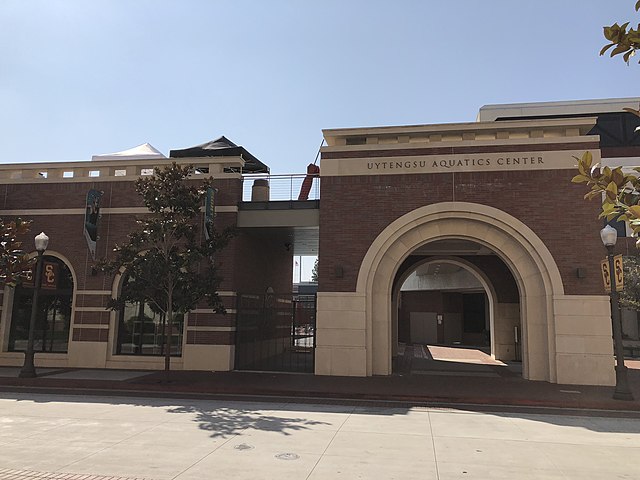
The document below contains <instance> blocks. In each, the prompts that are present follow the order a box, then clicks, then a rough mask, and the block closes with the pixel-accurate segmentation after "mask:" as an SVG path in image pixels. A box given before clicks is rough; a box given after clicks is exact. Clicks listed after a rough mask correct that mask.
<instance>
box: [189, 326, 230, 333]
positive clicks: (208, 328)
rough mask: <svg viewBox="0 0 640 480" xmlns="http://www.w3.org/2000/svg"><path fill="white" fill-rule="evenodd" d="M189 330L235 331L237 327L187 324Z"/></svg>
mask: <svg viewBox="0 0 640 480" xmlns="http://www.w3.org/2000/svg"><path fill="white" fill-rule="evenodd" d="M187 331H189V332H235V331H236V327H194V326H187Z"/></svg>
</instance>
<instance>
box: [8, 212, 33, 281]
mask: <svg viewBox="0 0 640 480" xmlns="http://www.w3.org/2000/svg"><path fill="white" fill-rule="evenodd" d="M30 225H31V221H25V220H22V219H20V218H16V219H15V220H8V221H7V220H4V219H2V218H0V286H4V285H9V286H10V287H15V286H16V285H17V284H18V283H20V281H21V280H23V279H24V278H26V277H27V276H29V275H30V274H31V266H32V264H33V259H32V258H31V259H30V258H29V254H28V253H27V252H25V251H24V250H23V248H22V242H21V241H19V240H18V237H19V236H22V235H25V234H26V233H27V232H29V226H30Z"/></svg>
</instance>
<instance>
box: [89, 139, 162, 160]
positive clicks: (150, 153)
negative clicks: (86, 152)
mask: <svg viewBox="0 0 640 480" xmlns="http://www.w3.org/2000/svg"><path fill="white" fill-rule="evenodd" d="M158 158H167V157H165V156H164V155H163V154H162V153H161V152H160V151H159V150H157V149H156V148H155V147H154V146H153V145H150V144H148V143H143V144H142V145H138V146H137V147H133V148H130V149H129V150H123V151H122V152H115V153H103V154H102V155H93V156H92V157H91V160H146V159H158Z"/></svg>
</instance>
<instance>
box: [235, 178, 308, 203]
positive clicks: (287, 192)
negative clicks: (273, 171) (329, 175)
mask: <svg viewBox="0 0 640 480" xmlns="http://www.w3.org/2000/svg"><path fill="white" fill-rule="evenodd" d="M305 178H307V175H306V174H304V173H300V174H292V175H266V174H254V175H251V174H247V175H243V176H242V201H244V202H250V201H251V188H252V187H253V182H254V180H258V179H260V180H267V181H268V182H269V200H272V201H278V200H298V196H299V195H300V191H301V189H302V183H303V182H304V180H305ZM311 180H312V183H311V190H310V191H309V196H308V198H307V200H318V199H319V198H320V177H319V176H317V175H314V176H312V178H311Z"/></svg>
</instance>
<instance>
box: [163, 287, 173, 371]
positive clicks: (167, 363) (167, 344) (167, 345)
mask: <svg viewBox="0 0 640 480" xmlns="http://www.w3.org/2000/svg"><path fill="white" fill-rule="evenodd" d="M166 331H167V334H166V335H165V337H164V371H165V372H167V377H168V375H169V373H168V372H169V370H171V334H172V333H173V292H169V295H168V298H167V330H166Z"/></svg>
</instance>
